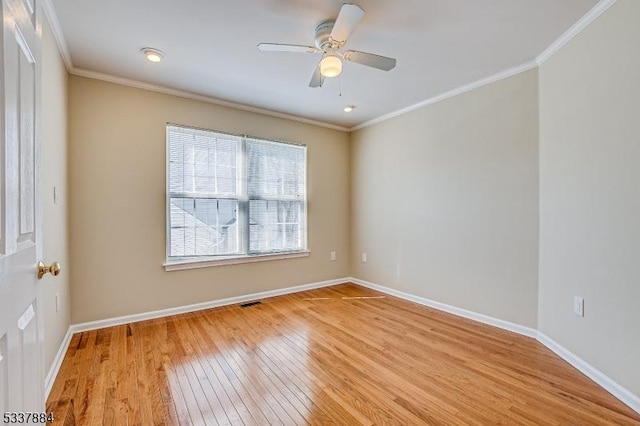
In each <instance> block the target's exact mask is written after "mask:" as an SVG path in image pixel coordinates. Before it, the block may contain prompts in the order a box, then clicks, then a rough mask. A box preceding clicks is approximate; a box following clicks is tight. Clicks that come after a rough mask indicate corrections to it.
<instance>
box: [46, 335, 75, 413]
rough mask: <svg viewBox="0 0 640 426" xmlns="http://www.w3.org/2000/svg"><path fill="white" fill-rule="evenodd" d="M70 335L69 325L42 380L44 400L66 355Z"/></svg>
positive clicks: (47, 396)
mask: <svg viewBox="0 0 640 426" xmlns="http://www.w3.org/2000/svg"><path fill="white" fill-rule="evenodd" d="M72 335H73V332H72V331H71V326H70V327H69V328H68V329H67V334H65V335H64V339H62V343H60V347H59V348H58V352H57V353H56V357H55V358H54V359H53V363H52V364H51V368H49V373H47V377H46V378H45V380H44V400H45V401H46V400H47V398H49V393H51V388H52V387H53V382H54V381H55V380H56V377H57V376H58V372H59V371H60V367H61V366H62V361H63V360H64V356H65V355H66V353H67V349H68V348H69V343H71V336H72Z"/></svg>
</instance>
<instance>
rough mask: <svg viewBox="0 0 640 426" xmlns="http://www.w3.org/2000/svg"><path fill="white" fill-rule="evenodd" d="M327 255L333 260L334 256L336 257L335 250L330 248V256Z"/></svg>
mask: <svg viewBox="0 0 640 426" xmlns="http://www.w3.org/2000/svg"><path fill="white" fill-rule="evenodd" d="M329 257H330V258H331V260H332V261H333V260H336V258H337V257H336V252H335V250H331V253H330V256H329Z"/></svg>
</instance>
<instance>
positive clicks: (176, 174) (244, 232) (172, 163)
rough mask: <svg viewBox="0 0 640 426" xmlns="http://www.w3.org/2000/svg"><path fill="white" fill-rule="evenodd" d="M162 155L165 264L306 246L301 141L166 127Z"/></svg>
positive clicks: (289, 250) (296, 250) (303, 149)
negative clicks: (164, 157)
mask: <svg viewBox="0 0 640 426" xmlns="http://www.w3.org/2000/svg"><path fill="white" fill-rule="evenodd" d="M167 157H168V161H167V163H168V170H167V176H168V178H167V205H168V207H167V222H168V226H167V264H168V265H170V264H172V263H184V262H193V261H211V260H216V259H218V260H219V259H224V260H229V259H243V258H244V259H248V258H252V257H258V256H260V255H274V254H284V253H300V252H306V248H307V247H306V147H304V146H300V145H293V144H288V143H282V142H274V141H268V140H263V139H256V138H249V137H240V136H234V135H228V134H223V133H216V132H211V131H205V130H198V129H190V128H184V127H179V126H172V125H169V126H167ZM214 263H215V262H214ZM233 263H236V262H233Z"/></svg>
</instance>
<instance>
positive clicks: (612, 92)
mask: <svg viewBox="0 0 640 426" xmlns="http://www.w3.org/2000/svg"><path fill="white" fill-rule="evenodd" d="M639 16H640V2H638V1H637V0H619V1H618V2H617V3H616V4H615V5H614V6H612V7H611V8H610V9H609V10H607V11H606V12H605V13H604V14H603V15H602V16H601V17H600V18H598V19H597V20H596V21H594V22H593V23H592V24H591V25H590V26H589V27H587V28H586V29H585V30H584V31H583V32H581V33H580V34H579V35H578V36H577V37H576V38H574V39H573V40H572V41H571V42H570V43H569V44H568V45H566V46H565V47H563V48H562V49H561V50H560V51H559V52H557V53H556V54H555V55H554V56H553V57H552V58H551V59H550V60H549V61H547V62H546V63H545V64H544V65H543V66H542V67H541V69H540V311H539V320H540V330H541V331H542V332H543V333H545V334H547V335H548V336H549V337H551V338H552V339H554V340H556V341H557V342H559V343H560V344H561V345H563V346H565V347H566V348H568V349H569V350H570V351H572V352H573V353H575V354H576V355H578V356H579V357H581V358H583V359H584V360H585V361H587V362H588V363H589V364H591V365H593V366H594V367H596V368H598V369H599V370H601V371H602V372H604V373H605V374H607V375H608V376H609V377H611V378H613V379H614V380H616V381H618V382H619V383H620V384H621V385H623V386H625V387H626V388H627V389H629V390H631V391H632V392H634V393H635V394H636V395H640V366H639V364H638V362H639V361H638V360H640V308H639V307H638V303H639V302H640V165H639V164H640V117H639V115H638V113H639V111H640V109H639V108H638V102H639V100H640V83H638V78H639V77H640V48H639V44H638V40H640V26H639V25H638V17H639ZM574 296H583V297H584V298H585V316H584V318H580V317H577V316H575V315H574V314H573V309H572V303H573V297H574Z"/></svg>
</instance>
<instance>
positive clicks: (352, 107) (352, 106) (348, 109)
mask: <svg viewBox="0 0 640 426" xmlns="http://www.w3.org/2000/svg"><path fill="white" fill-rule="evenodd" d="M354 109H356V107H355V105H346V106H345V107H344V108H342V110H343V111H344V112H351V111H353V110H354Z"/></svg>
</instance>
